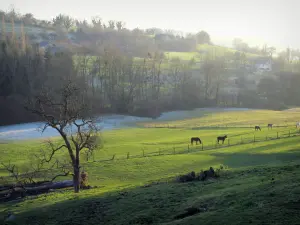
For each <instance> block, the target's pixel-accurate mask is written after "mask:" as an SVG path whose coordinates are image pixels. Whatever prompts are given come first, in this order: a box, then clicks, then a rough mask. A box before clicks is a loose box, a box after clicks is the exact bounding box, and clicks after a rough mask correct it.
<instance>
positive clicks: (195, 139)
mask: <svg viewBox="0 0 300 225" xmlns="http://www.w3.org/2000/svg"><path fill="white" fill-rule="evenodd" d="M194 141H196V145H197V144H198V141H199V144H202V142H201V140H200V138H198V137H192V138H191V144H193V143H194Z"/></svg>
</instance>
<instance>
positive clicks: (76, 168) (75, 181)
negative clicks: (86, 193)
mask: <svg viewBox="0 0 300 225" xmlns="http://www.w3.org/2000/svg"><path fill="white" fill-rule="evenodd" d="M79 176H80V170H79V166H78V165H75V166H74V176H73V185H74V192H75V193H78V192H79V189H80V184H79Z"/></svg>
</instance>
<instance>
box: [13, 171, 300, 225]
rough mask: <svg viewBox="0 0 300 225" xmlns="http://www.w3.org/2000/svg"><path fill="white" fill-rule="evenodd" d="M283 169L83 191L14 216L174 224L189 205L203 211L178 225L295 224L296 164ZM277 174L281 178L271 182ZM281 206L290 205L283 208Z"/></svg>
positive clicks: (37, 220)
mask: <svg viewBox="0 0 300 225" xmlns="http://www.w3.org/2000/svg"><path fill="white" fill-rule="evenodd" d="M287 167H288V169H289V170H284V169H285V168H281V167H272V168H268V169H266V168H262V169H261V170H259V172H260V173H262V175H263V176H266V177H269V178H270V179H268V180H265V181H261V180H260V179H256V178H257V177H256V176H257V171H253V173H252V172H251V173H249V174H248V175H247V176H243V172H242V171H241V172H230V173H231V174H229V175H230V176H229V177H227V176H224V178H222V177H221V178H220V180H219V181H218V182H209V181H208V182H204V183H203V182H191V183H185V184H178V183H169V184H160V185H157V186H156V185H155V186H152V187H149V188H133V189H130V190H126V191H123V192H114V193H109V194H105V195H99V194H98V195H97V194H96V193H95V195H93V196H91V195H90V196H84V192H82V193H81V195H79V196H78V197H74V198H73V199H72V200H68V201H65V202H60V203H57V204H55V205H51V206H47V207H45V208H38V207H37V208H36V209H32V210H29V211H27V212H24V213H22V214H19V215H17V218H19V221H18V222H19V223H17V224H24V225H26V224H44V225H50V224H51V225H56V224H59V225H67V224H74V225H79V224H80V225H88V224H91V225H92V224H123V225H127V224H128V225H129V224H160V223H165V222H170V224H174V222H175V220H174V218H175V217H176V215H178V214H180V213H182V212H184V210H185V209H186V208H189V207H197V208H202V209H203V208H205V209H207V210H208V212H206V210H205V211H201V213H199V214H197V215H196V216H191V217H189V218H188V219H191V220H192V221H193V220H196V219H197V221H195V222H192V221H186V220H182V221H181V223H180V224H189V225H190V224H199V219H200V220H201V224H205V225H207V224H218V225H219V224H222V225H224V224H231V225H232V224H234V225H235V224H244V223H243V222H245V220H244V219H245V218H247V219H249V221H250V220H253V222H254V224H274V221H276V222H277V224H295V223H292V222H291V221H293V220H295V219H297V210H298V209H297V207H299V206H300V203H298V201H294V200H295V198H297V195H298V193H299V190H300V189H299V185H294V184H295V182H296V183H299V182H300V179H299V166H287ZM280 171H281V172H282V174H281V177H280V178H278V179H277V178H275V181H274V180H272V179H271V178H272V177H273V175H274V174H277V173H278V172H280ZM291 171H293V172H295V173H291ZM285 172H286V174H289V176H286V174H284V173H285ZM275 184H276V185H275ZM287 184H288V185H287ZM287 190H288V192H286V191H287ZM69 194H70V193H69ZM70 196H72V195H71V194H70ZM297 199H298V198H297ZM297 199H296V200H297ZM283 203H289V205H287V206H288V207H286V206H284V205H283ZM262 204H265V206H264V205H262ZM270 207H272V210H271V211H270ZM229 214H230V215H231V216H230V217H228V215H229ZM291 215H293V216H291ZM21 218H22V219H21ZM224 218H226V219H224ZM281 222H282V223H281ZM285 222H287V223H285ZM247 224H248V223H247Z"/></svg>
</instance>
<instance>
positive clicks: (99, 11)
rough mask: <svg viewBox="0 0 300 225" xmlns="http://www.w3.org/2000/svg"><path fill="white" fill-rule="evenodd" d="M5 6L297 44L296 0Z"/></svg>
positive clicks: (11, 0) (120, 0) (60, 0)
mask: <svg viewBox="0 0 300 225" xmlns="http://www.w3.org/2000/svg"><path fill="white" fill-rule="evenodd" d="M11 5H13V6H14V8H15V9H16V10H17V11H19V12H21V13H27V12H31V13H33V14H34V15H35V16H36V17H37V18H41V19H51V18H53V17H54V16H56V15H57V14H59V13H64V14H68V15H70V16H72V17H76V18H78V19H88V20H89V19H90V18H91V17H92V16H95V15H98V16H100V17H101V18H103V19H104V20H109V19H113V20H122V21H125V22H126V26H127V27H129V28H134V27H140V28H147V27H159V28H169V29H175V30H182V31H184V32H196V31H199V30H206V31H207V32H209V33H210V34H211V37H212V39H213V41H215V42H216V43H219V44H227V45H230V44H231V41H232V39H233V38H234V37H241V38H242V39H244V40H245V41H247V42H248V43H250V44H251V45H255V44H262V43H264V42H266V43H270V44H272V45H276V46H278V47H279V46H280V47H282V48H286V47H288V46H290V47H294V48H300V32H299V28H300V25H299V23H300V21H299V20H298V17H299V16H298V15H299V14H298V13H299V10H300V1H299V0H185V1H184V0H180V1H179V0H152V1H151V0H150V1H149V0H148V1H145V0H51V1H45V0H0V9H2V10H8V9H9V8H10V7H11Z"/></svg>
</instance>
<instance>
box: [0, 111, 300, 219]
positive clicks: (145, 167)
mask: <svg viewBox="0 0 300 225" xmlns="http://www.w3.org/2000/svg"><path fill="white" fill-rule="evenodd" d="M299 115H300V114H299ZM199 116H200V117H199V118H191V119H187V120H181V121H167V122H166V123H165V124H167V123H168V124H173V125H178V126H179V125H180V126H181V127H180V128H176V129H173V128H143V127H140V128H131V129H121V130H115V131H109V132H103V134H102V136H103V140H104V148H103V149H99V150H98V151H97V152H96V154H95V158H96V161H97V162H85V161H84V160H83V167H84V169H85V170H86V171H87V172H88V174H89V181H90V183H91V185H97V186H98V188H94V189H91V190H87V191H82V192H81V193H80V194H78V195H75V194H73V193H72V191H68V190H66V191H59V192H54V193H51V194H47V195H40V196H38V197H35V198H31V197H28V199H27V200H25V201H22V202H16V203H6V204H2V205H0V214H1V215H4V212H5V211H7V210H12V211H14V212H15V213H16V214H17V218H18V221H17V222H19V223H18V224H49V225H50V224H61V225H62V224H100V223H101V224H103V223H104V224H186V225H188V224H199V223H200V222H199V221H201V224H230V225H231V224H250V223H251V224H296V222H297V220H298V219H299V215H298V214H297V213H296V211H297V207H298V208H299V207H300V200H299V197H298V196H299V193H300V188H299V184H300V176H299V175H300V170H299V166H298V165H299V164H300V150H299V149H300V148H299V147H300V137H298V136H295V137H289V138H280V139H274V140H269V141H265V140H264V137H265V136H269V137H276V135H277V132H281V133H282V134H288V132H292V133H294V132H295V131H296V128H295V127H294V123H295V121H297V120H299V116H298V115H297V111H285V112H284V111H283V112H277V111H248V112H246V111H244V112H224V113H208V114H207V115H205V114H201V115H199ZM283 116H284V118H283V119H282V117H283ZM223 118H226V119H225V120H223ZM215 120H217V122H215ZM225 121H227V122H225ZM274 121H276V122H277V124H280V125H282V123H283V124H287V125H288V126H287V127H277V128H276V127H275V128H273V129H272V130H267V129H266V128H265V127H263V129H262V131H261V132H260V131H257V132H254V129H253V128H252V127H251V128H250V127H249V128H248V127H247V126H245V127H243V126H242V125H249V124H251V125H252V124H253V125H254V124H255V125H256V124H265V123H270V122H274ZM160 124H163V123H162V122H160ZM224 124H225V125H227V126H228V127H227V128H226V127H224ZM140 125H145V124H140ZM147 125H149V124H147ZM152 125H153V124H152ZM217 125H218V126H223V127H217ZM274 125H276V123H275V122H274ZM201 126H204V128H201ZM206 126H207V127H206ZM208 126H211V127H210V128H209V127H208ZM230 126H239V127H241V128H239V127H230ZM195 127H196V128H197V129H195ZM222 134H227V135H228V137H229V139H230V142H231V143H232V142H234V141H235V140H236V142H239V141H240V140H241V136H242V137H243V139H252V138H253V136H254V135H255V136H256V138H258V140H260V141H259V142H256V143H250V144H243V145H236V146H229V147H226V148H219V149H212V150H204V151H202V150H200V149H199V151H191V152H190V153H188V152H187V151H186V150H187V145H188V144H189V139H190V137H191V136H199V137H200V138H201V139H202V141H203V142H204V144H205V143H210V142H212V145H214V144H215V139H216V136H217V135H222ZM225 144H226V143H225ZM174 146H175V147H176V151H177V150H178V151H180V150H182V154H174V155H172V154H170V155H161V156H152V157H150V156H149V157H141V158H129V159H125V158H126V155H127V152H130V155H134V154H136V155H137V154H142V150H144V151H145V152H146V153H148V154H149V155H151V153H152V152H157V151H158V149H159V148H160V149H170V150H172V149H173V147H174ZM40 148H41V144H40V140H33V141H22V142H9V143H6V144H0V155H1V161H4V162H7V161H8V160H11V161H12V162H13V163H16V164H17V165H19V166H21V167H22V165H23V166H24V165H26V164H28V162H30V160H29V158H30V156H31V155H32V154H33V153H34V152H37V151H38V150H39V149H40ZM191 148H192V147H191ZM193 148H196V147H193ZM193 148H192V149H193ZM171 153H172V152H171ZM113 154H116V158H115V160H108V161H101V160H103V159H109V158H111V156H112V155H113ZM59 156H60V157H63V156H64V154H62V153H61V154H60V155H59ZM220 165H225V167H227V168H228V169H226V170H224V171H222V173H221V177H220V178H219V179H218V180H211V181H207V182H204V183H203V182H192V183H185V184H178V183H173V182H170V181H171V180H172V179H173V178H172V177H174V176H176V175H178V174H183V173H186V172H189V171H192V170H194V171H196V172H197V171H200V170H201V169H207V168H209V167H210V166H213V167H219V166H220ZM0 173H1V174H2V175H4V174H5V171H4V170H3V169H2V170H1V169H0ZM159 180H160V181H162V183H161V184H157V185H152V186H150V187H147V188H145V187H144V188H143V187H141V186H143V185H145V184H148V183H151V182H154V181H159ZM165 181H169V182H168V183H166V182H165ZM120 192H122V193H121V194H120ZM189 207H200V208H202V209H203V211H202V212H201V213H199V214H197V215H194V216H190V217H187V218H184V219H181V220H176V219H174V216H176V215H178V214H180V213H182V212H184V210H185V209H186V208H189ZM1 212H2V213H1ZM228 215H230V216H228ZM21 221H22V222H21ZM0 223H1V216H0Z"/></svg>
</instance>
